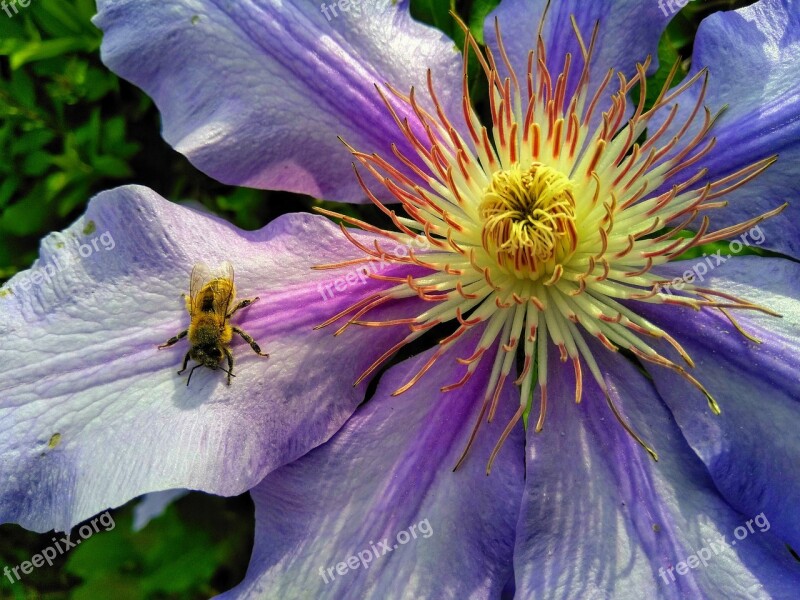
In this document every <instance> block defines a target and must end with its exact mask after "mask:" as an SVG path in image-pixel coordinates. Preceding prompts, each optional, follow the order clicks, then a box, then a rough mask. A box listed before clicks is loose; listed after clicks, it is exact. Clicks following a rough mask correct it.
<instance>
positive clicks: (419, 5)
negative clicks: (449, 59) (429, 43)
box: [411, 0, 456, 38]
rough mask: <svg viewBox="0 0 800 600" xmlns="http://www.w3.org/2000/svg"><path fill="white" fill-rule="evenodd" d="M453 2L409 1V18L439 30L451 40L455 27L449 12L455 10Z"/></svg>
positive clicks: (451, 0) (442, 0)
mask: <svg viewBox="0 0 800 600" xmlns="http://www.w3.org/2000/svg"><path fill="white" fill-rule="evenodd" d="M455 4H456V3H455V0H450V1H449V2H448V1H447V0H411V16H413V17H414V18H415V19H417V20H419V21H422V22H423V23H428V24H429V25H433V26H434V27H436V28H438V29H441V30H442V31H444V32H445V33H446V34H447V35H449V36H450V37H451V38H452V37H453V33H454V32H455V29H456V26H455V21H454V20H453V17H451V16H450V11H451V10H455Z"/></svg>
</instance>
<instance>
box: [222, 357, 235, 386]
mask: <svg viewBox="0 0 800 600" xmlns="http://www.w3.org/2000/svg"><path fill="white" fill-rule="evenodd" d="M223 350H225V357H226V358H227V359H228V385H230V384H231V377H233V354H232V353H231V351H230V350H228V349H227V348H223Z"/></svg>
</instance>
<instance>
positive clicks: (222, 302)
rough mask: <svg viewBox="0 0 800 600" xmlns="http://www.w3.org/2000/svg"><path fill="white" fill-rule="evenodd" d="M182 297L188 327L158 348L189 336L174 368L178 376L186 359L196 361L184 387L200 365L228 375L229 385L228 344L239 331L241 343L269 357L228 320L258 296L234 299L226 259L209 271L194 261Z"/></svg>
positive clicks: (230, 272) (228, 265)
mask: <svg viewBox="0 0 800 600" xmlns="http://www.w3.org/2000/svg"><path fill="white" fill-rule="evenodd" d="M184 297H185V299H186V310H187V311H189V318H190V320H189V328H188V329H184V330H183V331H181V332H180V333H179V334H178V335H176V336H174V337H171V338H170V339H168V340H167V341H166V342H164V343H163V344H161V345H160V346H159V347H158V349H159V350H161V349H162V348H168V347H169V346H172V345H173V344H177V343H178V342H179V341H180V340H182V339H183V338H185V337H186V336H187V335H188V336H189V351H188V352H187V353H186V356H184V358H183V368H181V370H180V371H178V375H181V374H182V373H184V372H185V371H186V366H187V365H188V364H189V359H190V358H191V359H192V360H194V361H196V362H197V363H199V364H197V365H195V366H194V367H192V370H191V371H189V377H188V379H187V380H186V385H187V386H188V385H189V382H190V381H191V380H192V373H194V370H195V369H196V368H198V367H202V366H206V367H208V368H209V369H214V370H216V369H220V370H222V371H224V372H225V373H227V374H228V385H230V384H231V377H235V375H234V374H233V354H232V353H231V351H230V349H229V348H228V346H229V345H230V343H231V339H232V338H233V334H234V333H237V334H239V335H240V336H241V337H242V339H244V341H245V342H247V343H248V344H250V347H251V348H252V349H253V352H255V353H256V354H258V355H259V356H264V357H266V356H269V354H265V353H263V352H261V347H260V346H259V345H258V344H257V343H256V341H255V340H254V339H253V338H252V337H251V336H250V335H249V334H248V333H247V332H245V331H243V330H242V329H240V328H239V327H237V326H236V325H231V324H230V323H229V322H228V320H229V319H230V318H231V317H232V316H233V315H234V314H235V313H236V311H238V310H239V309H241V308H244V307H246V306H250V305H251V304H253V302H256V301H257V300H258V296H256V297H255V298H247V299H245V300H240V301H239V302H236V288H235V287H234V285H233V265H231V263H230V262H228V261H225V262H223V263H222V265H220V267H219V268H218V269H216V270H215V271H212V270H211V269H210V268H209V267H208V265H206V264H205V263H197V264H196V265H195V266H194V268H192V275H191V278H190V280H189V295H188V296H186V295H185V294H184ZM231 307H233V308H231ZM223 356H225V358H227V359H228V369H227V371H226V370H225V369H224V368H222V367H221V366H220V362H221V361H222V357H223Z"/></svg>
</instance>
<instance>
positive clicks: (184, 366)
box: [178, 352, 191, 375]
mask: <svg viewBox="0 0 800 600" xmlns="http://www.w3.org/2000/svg"><path fill="white" fill-rule="evenodd" d="M190 354H191V352H187V353H186V356H184V357H183V366H182V367H181V370H180V371H178V375H180V374H181V373H183V372H184V371H185V370H186V365H188V364H189V355H190Z"/></svg>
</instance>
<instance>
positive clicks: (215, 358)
mask: <svg viewBox="0 0 800 600" xmlns="http://www.w3.org/2000/svg"><path fill="white" fill-rule="evenodd" d="M191 357H192V358H193V359H194V360H196V361H197V362H199V363H200V364H202V365H205V366H206V367H208V368H209V369H216V368H217V367H218V366H219V361H221V360H222V350H220V348H219V346H212V345H205V344H204V345H201V346H195V347H194V348H192V354H191Z"/></svg>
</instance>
